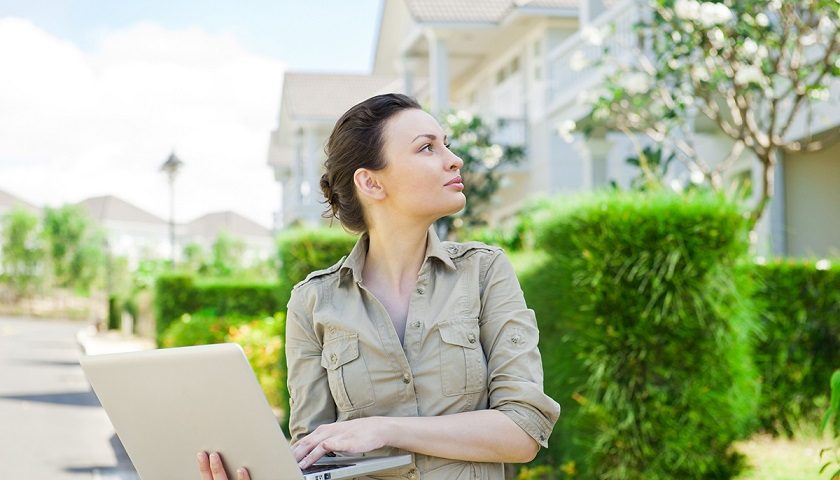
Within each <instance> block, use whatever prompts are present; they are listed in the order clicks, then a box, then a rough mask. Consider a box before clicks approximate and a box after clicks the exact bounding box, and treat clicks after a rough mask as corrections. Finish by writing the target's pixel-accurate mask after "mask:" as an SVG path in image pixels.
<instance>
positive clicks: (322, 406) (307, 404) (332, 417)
mask: <svg viewBox="0 0 840 480" xmlns="http://www.w3.org/2000/svg"><path fill="white" fill-rule="evenodd" d="M286 308H287V311H286V364H287V368H288V371H287V376H286V378H287V379H288V387H289V410H290V411H289V436H290V437H291V438H290V439H291V441H292V442H293V443H294V442H297V441H298V440H300V439H301V438H303V437H304V436H306V435H307V434H309V433H310V432H312V431H313V430H315V428H317V427H318V426H319V425H322V424H326V423H333V422H335V421H336V410H335V402H334V401H333V397H332V394H331V393H330V386H329V381H328V379H327V374H326V371H325V370H324V368H323V367H321V350H322V348H321V343H320V342H319V340H318V337H317V335H316V334H315V330H314V326H313V322H312V318H311V317H312V314H311V312H312V305H310V304H309V302H308V301H307V299H306V295H305V292H301V289H299V288H296V289H293V290H292V294H291V298H290V299H289V303H288V304H287V305H286Z"/></svg>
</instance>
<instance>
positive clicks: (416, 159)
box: [377, 109, 467, 221]
mask: <svg viewBox="0 0 840 480" xmlns="http://www.w3.org/2000/svg"><path fill="white" fill-rule="evenodd" d="M448 143H449V140H448V139H447V138H446V137H444V133H443V129H441V127H440V125H439V124H438V122H437V120H435V119H434V117H432V116H431V115H429V114H428V113H426V112H424V111H423V110H418V109H408V110H403V111H401V112H399V113H397V114H395V115H394V116H393V117H391V118H390V119H388V121H387V122H386V124H385V128H384V129H383V153H384V156H385V161H386V163H387V165H386V167H385V168H384V169H383V170H380V171H378V172H377V177H378V178H379V179H380V181H381V182H382V184H383V185H384V188H385V192H386V197H385V199H384V201H385V202H386V203H387V204H388V205H389V207H391V208H394V209H396V210H397V212H399V213H400V214H403V215H409V216H417V217H422V218H424V219H425V220H429V219H430V220H431V221H434V220H437V219H438V218H441V217H444V216H446V215H451V214H453V213H457V212H458V211H460V210H461V209H462V208H464V205H465V204H466V201H467V199H466V197H465V196H464V193H463V190H464V185H463V182H462V180H460V179H459V178H460V170H461V167H462V166H463V165H464V162H463V160H461V159H460V158H459V157H458V156H456V155H455V154H454V153H452V152H451V151H449V148H447V146H446V145H447V144H448ZM453 180H454V182H453Z"/></svg>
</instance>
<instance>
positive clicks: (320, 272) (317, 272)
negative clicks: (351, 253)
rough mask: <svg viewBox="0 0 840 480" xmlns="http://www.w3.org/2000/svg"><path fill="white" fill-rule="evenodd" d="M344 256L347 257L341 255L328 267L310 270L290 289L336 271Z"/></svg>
mask: <svg viewBox="0 0 840 480" xmlns="http://www.w3.org/2000/svg"><path fill="white" fill-rule="evenodd" d="M345 258H347V255H345V256H343V257H341V260H339V261H337V262H336V263H335V264H333V265H332V266H330V267H327V268H323V269H321V270H315V271H314V272H310V273H309V275H307V276H306V278H304V279H303V280H301V281H299V282H298V283H296V284H295V286H294V287H292V290H294V289H295V288H297V287H299V286H301V285H303V284H304V283H306V282H308V281H310V280H312V279H313V278H318V277H323V276H325V275H329V274H331V273H334V272H336V271H338V269H339V268H341V264H342V263H344V259H345Z"/></svg>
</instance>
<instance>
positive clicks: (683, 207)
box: [516, 192, 758, 479]
mask: <svg viewBox="0 0 840 480" xmlns="http://www.w3.org/2000/svg"><path fill="white" fill-rule="evenodd" d="M557 203H558V206H557V207H555V208H554V209H553V210H552V211H551V212H550V213H548V214H547V218H546V219H544V220H543V221H542V222H541V224H540V227H539V229H538V238H537V245H538V247H539V248H541V249H542V250H544V252H545V253H544V254H541V255H535V256H532V257H530V258H516V262H517V264H518V265H519V266H520V268H521V269H522V270H521V274H520V280H521V283H522V285H523V290H524V292H525V296H526V300H527V301H528V304H529V306H531V308H533V309H534V310H535V311H536V313H537V318H538V320H539V323H540V346H541V351H542V352H543V362H544V367H545V372H546V375H545V377H546V378H545V385H546V391H547V392H548V393H549V394H551V395H552V396H553V397H554V398H555V399H557V400H558V401H559V402H560V404H561V406H562V407H563V413H562V414H561V417H560V421H559V422H558V425H557V427H556V428H555V431H554V434H553V435H552V438H551V439H550V448H549V449H548V450H546V451H543V452H542V453H541V461H544V462H549V463H551V464H554V465H557V466H560V465H564V466H566V467H567V468H568V467H569V466H570V465H571V467H572V468H569V470H570V471H571V470H574V471H577V472H578V475H579V476H581V478H614V479H642V478H643V479H659V478H662V479H665V478H668V479H671V478H689V479H691V478H697V479H699V478H731V477H732V476H734V475H735V474H737V472H738V471H739V470H740V468H741V463H742V460H741V458H740V457H739V456H737V455H735V454H733V453H732V450H731V449H730V447H731V445H732V442H733V441H734V440H736V439H738V438H741V437H743V436H746V435H747V434H748V433H749V431H750V430H751V428H752V426H753V422H754V419H755V410H756V402H757V400H756V399H757V390H758V389H757V383H756V381H755V378H756V373H755V370H754V367H753V366H752V356H751V355H752V352H751V351H750V338H751V337H750V335H751V333H752V329H753V328H754V327H753V325H754V310H753V308H752V306H751V302H750V301H749V298H750V297H749V295H750V294H751V291H750V290H751V287H750V285H751V282H750V279H749V277H748V276H747V275H743V274H739V272H740V270H739V269H738V268H736V266H737V264H738V262H739V261H740V260H741V259H743V257H744V255H745V253H746V248H747V242H746V238H747V236H746V231H745V224H744V221H743V217H742V215H741V214H740V212H739V211H738V209H737V208H736V207H734V206H733V205H731V204H729V203H727V202H726V201H725V200H723V199H722V198H720V197H717V196H711V195H696V196H693V197H689V198H686V197H680V196H676V195H674V194H669V193H666V192H648V193H614V194H610V195H607V194H599V195H594V196H589V197H583V198H579V199H575V200H562V201H560V202H557Z"/></svg>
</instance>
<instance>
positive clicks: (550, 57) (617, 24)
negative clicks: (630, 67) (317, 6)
mask: <svg viewBox="0 0 840 480" xmlns="http://www.w3.org/2000/svg"><path fill="white" fill-rule="evenodd" d="M644 11H646V9H645V7H643V4H642V3H641V2H640V1H639V0H623V1H621V2H618V3H617V4H615V5H614V6H612V7H611V8H610V9H609V10H607V11H606V12H604V13H603V14H602V15H601V16H599V17H598V18H596V19H595V20H594V21H593V22H592V23H591V24H589V25H588V26H585V27H583V28H581V29H579V30H578V31H576V32H575V33H573V34H572V35H571V36H570V37H569V38H567V39H566V40H564V41H563V42H562V43H561V44H559V45H557V47H555V48H554V49H553V50H551V51H550V52H548V54H547V56H546V64H547V74H548V75H547V88H546V104H547V105H548V109H547V112H552V111H554V110H556V109H558V108H564V107H565V106H567V105H568V104H569V103H571V102H573V101H574V100H575V99H576V98H577V96H578V95H579V94H580V93H581V92H583V91H584V90H586V89H589V88H592V87H594V86H595V85H597V84H598V83H599V82H600V81H601V79H602V78H603V71H602V70H600V69H598V68H595V67H593V66H592V63H593V62H595V61H596V60H598V59H599V58H600V57H601V56H602V55H603V52H604V49H605V48H606V49H607V50H609V51H610V52H611V54H612V55H614V56H616V57H619V58H623V59H627V60H628V61H632V58H633V55H635V53H634V52H635V49H636V47H637V45H638V41H637V36H636V33H635V32H634V31H633V25H634V24H635V23H636V22H638V21H639V20H640V19H641V18H642V17H641V16H642V14H643V12H644Z"/></svg>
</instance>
